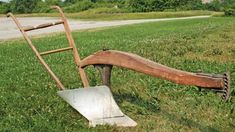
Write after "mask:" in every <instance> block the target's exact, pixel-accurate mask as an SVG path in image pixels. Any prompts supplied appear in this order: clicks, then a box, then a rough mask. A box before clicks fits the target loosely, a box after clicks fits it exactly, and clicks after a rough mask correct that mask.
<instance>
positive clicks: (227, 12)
mask: <svg viewBox="0 0 235 132" xmlns="http://www.w3.org/2000/svg"><path fill="white" fill-rule="evenodd" d="M224 14H225V16H235V9H226V10H225V11H224Z"/></svg>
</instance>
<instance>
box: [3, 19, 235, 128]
mask: <svg viewBox="0 0 235 132" xmlns="http://www.w3.org/2000/svg"><path fill="white" fill-rule="evenodd" d="M73 35H74V38H75V41H76V43H77V47H78V50H79V53H80V55H81V57H82V58H84V57H86V56H88V55H90V54H92V53H94V52H96V51H98V50H102V49H103V48H109V49H114V50H121V51H126V52H132V53H135V54H138V55H140V56H143V57H145V58H148V59H151V60H153V61H156V62H159V63H161V64H164V65H167V66H170V67H174V68H177V69H181V70H186V71H192V72H196V71H198V70H201V71H203V72H206V73H223V72H225V71H231V72H232V78H235V72H234V69H235V59H234V58H235V50H234V49H235V38H234V35H235V18H226V17H224V18H220V17H216V18H207V19H194V20H177V21H165V22H158V23H145V24H137V25H130V26H123V27H113V28H109V29H99V30H87V31H79V32H74V33H73ZM33 42H35V44H36V46H37V47H38V48H39V50H40V51H45V50H46V49H47V50H49V49H55V48H59V47H65V46H66V44H67V41H66V38H65V36H64V35H62V34H61V35H57V36H51V37H46V38H36V39H34V41H33ZM0 60H1V61H0V75H1V76H0V106H1V107H0V131H39V130H40V131H88V130H89V131H234V130H235V124H234V122H235V111H234V109H235V98H232V100H231V102H230V103H225V102H223V101H222V100H221V98H220V97H219V96H218V95H216V94H214V93H212V92H210V91H203V92H200V91H198V89H197V88H196V87H193V86H182V85H177V84H173V83H171V82H168V81H164V80H161V79H157V78H153V77H150V76H147V75H143V74H140V73H136V72H133V71H130V70H127V69H122V68H117V67H114V69H113V72H112V91H113V94H114V97H115V99H116V101H117V103H118V104H119V106H120V107H121V109H122V110H123V112H124V113H126V114H127V115H128V116H130V117H131V118H133V119H134V120H135V121H136V122H137V123H138V126H137V127H135V128H118V127H112V126H98V127H96V128H89V127H88V122H87V121H86V119H84V118H83V117H82V116H81V115H80V114H79V113H78V112H76V111H75V110H74V109H73V108H72V107H70V106H69V105H68V104H67V103H65V102H64V101H63V100H62V99H61V98H59V97H58V96H57V95H56V91H57V87H56V85H55V83H54V81H53V80H52V79H51V78H50V77H49V75H48V74H47V73H46V72H45V70H43V68H42V66H41V65H40V63H39V62H38V61H37V59H36V58H35V56H34V54H33V52H32V51H31V50H30V48H29V47H28V46H27V44H26V43H25V41H23V40H16V41H3V42H0ZM45 60H46V61H47V62H48V63H49V64H50V66H51V67H52V69H53V70H54V71H55V73H57V75H58V76H59V77H60V78H61V80H62V82H63V83H64V84H65V86H66V87H68V88H77V87H81V86H82V85H81V81H80V79H79V78H78V76H77V74H76V72H75V69H74V68H75V66H74V64H73V62H72V57H71V54H70V53H69V52H65V53H59V54H54V55H51V56H47V57H45ZM86 72H87V73H88V76H89V80H90V83H91V84H92V85H99V84H100V82H99V81H100V79H99V74H98V72H97V71H96V70H94V69H93V67H89V68H88V69H86ZM232 83H233V84H235V79H233V80H232ZM232 88H233V89H234V88H235V87H234V85H233V86H232ZM232 94H233V95H234V93H232Z"/></svg>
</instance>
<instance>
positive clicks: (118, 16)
mask: <svg viewBox="0 0 235 132" xmlns="http://www.w3.org/2000/svg"><path fill="white" fill-rule="evenodd" d="M200 15H213V16H221V15H223V13H222V12H213V11H200V10H198V11H176V12H147V13H125V12H124V11H116V10H113V9H110V8H98V9H91V10H87V11H83V12H79V13H66V16H67V17H69V18H72V19H82V20H130V19H154V18H173V17H188V16H200ZM18 16H19V17H38V16H43V17H58V14H57V13H34V14H18Z"/></svg>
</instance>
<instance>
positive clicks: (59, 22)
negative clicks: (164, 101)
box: [23, 21, 64, 32]
mask: <svg viewBox="0 0 235 132" xmlns="http://www.w3.org/2000/svg"><path fill="white" fill-rule="evenodd" d="M63 23H64V22H63V21H57V22H51V23H45V24H40V25H37V26H30V27H25V28H23V30H24V31H25V32H27V31H32V30H36V29H41V28H47V27H51V26H55V25H59V24H63Z"/></svg>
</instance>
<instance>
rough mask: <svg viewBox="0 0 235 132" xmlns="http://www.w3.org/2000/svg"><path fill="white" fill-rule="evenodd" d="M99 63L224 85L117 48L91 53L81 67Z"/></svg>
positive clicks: (187, 81) (175, 79)
mask: <svg viewBox="0 0 235 132" xmlns="http://www.w3.org/2000/svg"><path fill="white" fill-rule="evenodd" d="M97 64H107V65H114V66H118V67H123V68H128V69H131V70H134V71H137V72H141V73H144V74H148V75H151V76H154V77H158V78H162V79H165V80H169V81H171V82H174V83H177V84H183V85H194V86H199V87H204V88H215V89H222V88H223V86H224V83H223V79H222V78H218V77H209V76H203V75H197V74H196V73H191V72H185V71H181V70H177V69H174V68H170V67H167V66H164V65H161V64H158V63H156V62H153V61H151V60H148V59H145V58H143V57H140V56H138V55H135V54H132V53H126V52H121V51H115V50H108V51H100V52H97V53H95V54H93V55H90V56H88V57H87V58H85V59H84V60H82V61H81V63H80V67H81V68H85V67H86V66H88V65H97Z"/></svg>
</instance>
